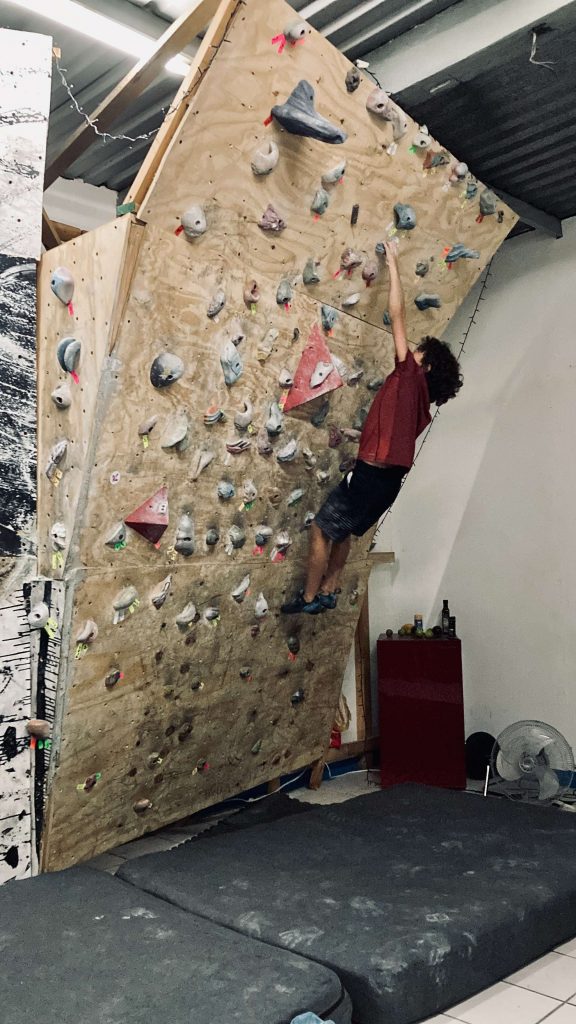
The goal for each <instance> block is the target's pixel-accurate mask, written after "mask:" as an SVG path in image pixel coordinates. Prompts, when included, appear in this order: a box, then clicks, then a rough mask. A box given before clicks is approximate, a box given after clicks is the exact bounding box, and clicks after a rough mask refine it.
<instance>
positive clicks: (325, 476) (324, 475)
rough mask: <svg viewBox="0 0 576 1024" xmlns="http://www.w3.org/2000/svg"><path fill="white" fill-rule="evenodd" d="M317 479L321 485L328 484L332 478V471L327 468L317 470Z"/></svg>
mask: <svg viewBox="0 0 576 1024" xmlns="http://www.w3.org/2000/svg"><path fill="white" fill-rule="evenodd" d="M316 479H317V481H318V483H319V484H320V485H323V484H326V483H328V481H329V479H330V473H329V472H328V470H326V469H318V470H317V471H316Z"/></svg>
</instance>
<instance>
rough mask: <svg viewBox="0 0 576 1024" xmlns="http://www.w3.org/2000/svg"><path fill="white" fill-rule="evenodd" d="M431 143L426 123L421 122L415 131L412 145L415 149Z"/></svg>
mask: <svg viewBox="0 0 576 1024" xmlns="http://www.w3.org/2000/svg"><path fill="white" fill-rule="evenodd" d="M431 144H432V136H431V135H430V132H429V131H428V128H427V127H426V125H425V124H421V125H420V127H419V129H418V131H417V132H416V135H415V136H414V139H413V141H412V145H413V146H415V147H416V149H428V146H430V145H431Z"/></svg>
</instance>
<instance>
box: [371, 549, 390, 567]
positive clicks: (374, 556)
mask: <svg viewBox="0 0 576 1024" xmlns="http://www.w3.org/2000/svg"><path fill="white" fill-rule="evenodd" d="M369 554H370V561H371V562H372V563H376V562H378V563H382V562H386V563H388V564H389V565H391V564H392V563H393V562H395V561H396V555H395V554H394V552H393V551H370V553H369Z"/></svg>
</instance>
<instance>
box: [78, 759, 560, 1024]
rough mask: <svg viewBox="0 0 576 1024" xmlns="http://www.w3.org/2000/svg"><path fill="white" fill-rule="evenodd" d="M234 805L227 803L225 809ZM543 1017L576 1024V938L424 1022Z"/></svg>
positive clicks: (335, 794) (182, 828)
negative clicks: (227, 805)
mask: <svg viewBox="0 0 576 1024" xmlns="http://www.w3.org/2000/svg"><path fill="white" fill-rule="evenodd" d="M377 778H378V777H377V774H375V773H371V774H370V775H369V776H367V775H366V772H357V773H352V774H348V775H340V776H338V777H337V778H334V779H332V780H329V781H327V782H323V783H322V786H321V787H320V789H318V790H309V789H297V790H293V791H292V792H291V793H290V796H291V797H293V798H294V799H296V800H302V801H305V802H307V803H316V804H330V803H341V802H342V801H343V800H350V799H352V798H353V797H356V796H361V795H363V794H364V793H375V792H377V791H378V785H377ZM474 799H478V795H475V796H474ZM235 809H236V808H233V807H231V810H230V812H229V813H233V811H234V810H235ZM225 816H226V815H225V814H222V813H220V814H219V815H214V816H212V817H211V818H208V819H204V820H203V821H201V822H199V821H198V820H196V818H197V816H196V817H195V816H193V817H192V818H191V819H189V820H188V821H187V822H179V823H178V824H177V825H174V826H171V827H168V828H166V829H162V830H161V831H160V832H156V833H154V834H153V835H149V836H144V837H143V838H142V839H136V840H134V841H133V842H131V843H126V844H125V845H124V846H119V847H117V848H116V849H115V850H112V851H111V852H110V853H106V854H103V855H102V856H101V857H96V858H95V859H94V860H93V861H90V864H91V866H92V867H94V868H97V869H99V870H101V871H108V872H109V873H110V874H115V873H116V871H117V870H118V868H119V866H120V865H121V864H122V863H123V862H124V861H125V860H128V859H131V858H133V857H141V856H143V855H144V854H145V853H152V852H156V851H160V850H168V849H171V848H172V847H174V846H179V845H180V843H183V842H185V841H186V840H187V839H190V838H192V836H194V835H198V834H199V833H200V832H203V831H204V830H205V829H207V828H210V827H211V826H212V825H215V824H216V822H217V821H219V820H221V819H222V818H223V817H225ZM544 1020H545V1021H546V1024H576V938H574V939H572V940H571V941H570V942H565V943H564V945H562V946H559V947H558V949H557V950H555V952H553V953H547V954H546V956H543V957H541V959H540V960H536V961H535V962H534V963H533V964H530V965H529V966H528V967H524V968H523V969H522V970H521V971H517V972H516V973H515V974H512V975H511V976H510V977H509V978H506V979H505V980H504V981H500V982H498V984H497V985H493V986H492V987H491V988H489V989H486V991H485V992H480V993H479V994H478V995H476V996H474V997H473V998H472V999H467V1000H466V1002H464V1003H459V1004H458V1006H453V1007H452V1008H451V1009H449V1010H446V1011H445V1013H443V1014H440V1015H439V1016H437V1017H432V1018H431V1019H429V1020H428V1021H426V1022H424V1024H540V1021H544Z"/></svg>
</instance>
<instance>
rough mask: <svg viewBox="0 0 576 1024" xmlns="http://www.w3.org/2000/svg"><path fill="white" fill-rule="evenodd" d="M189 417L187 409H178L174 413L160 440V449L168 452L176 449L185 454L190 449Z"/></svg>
mask: <svg viewBox="0 0 576 1024" xmlns="http://www.w3.org/2000/svg"><path fill="white" fill-rule="evenodd" d="M188 428H189V423H188V416H187V413H186V410H185V409H178V410H177V412H175V413H173V414H172V415H171V416H170V417H169V419H168V421H167V423H166V426H165V428H164V433H163V434H162V437H161V439H160V447H161V448H164V449H165V450H168V449H169V448H176V449H177V450H178V451H179V452H183V451H184V450H185V449H186V448H187V447H188Z"/></svg>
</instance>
